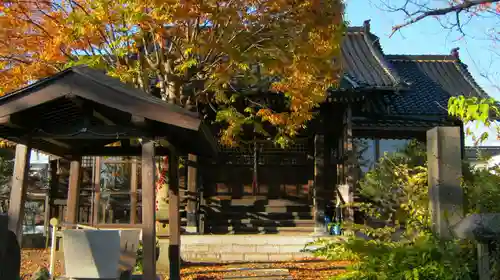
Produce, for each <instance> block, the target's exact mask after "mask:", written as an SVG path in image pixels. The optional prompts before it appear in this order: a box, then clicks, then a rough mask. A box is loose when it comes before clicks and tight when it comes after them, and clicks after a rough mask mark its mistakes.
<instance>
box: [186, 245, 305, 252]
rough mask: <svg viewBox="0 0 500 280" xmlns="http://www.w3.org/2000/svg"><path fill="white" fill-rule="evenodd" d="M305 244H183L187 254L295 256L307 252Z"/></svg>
mask: <svg viewBox="0 0 500 280" xmlns="http://www.w3.org/2000/svg"><path fill="white" fill-rule="evenodd" d="M305 244H307V243H303V244H181V251H182V252H185V253H210V252H217V253H265V254H278V253H279V254H295V253H303V252H305V251H306V245H305Z"/></svg>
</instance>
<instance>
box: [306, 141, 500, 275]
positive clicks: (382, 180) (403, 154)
mask: <svg viewBox="0 0 500 280" xmlns="http://www.w3.org/2000/svg"><path fill="white" fill-rule="evenodd" d="M498 174H500V168H492V169H486V170H474V169H473V168H471V167H470V166H468V165H467V164H464V176H463V180H462V186H463V188H464V194H465V197H466V206H467V207H466V209H467V211H468V213H471V212H474V213H477V212H500V204H499V203H498V201H500V188H499V187H498V186H499V185H500V176H499V175H498ZM427 182H428V180H427V166H426V153H425V147H424V146H423V145H421V144H419V143H417V142H412V143H410V144H409V145H408V146H407V147H406V148H405V149H403V150H401V151H398V152H397V153H393V154H386V155H384V157H383V158H381V159H380V160H379V161H378V163H377V165H376V166H375V168H374V169H372V170H370V171H369V172H368V173H367V174H366V175H365V177H364V179H362V180H361V181H360V186H359V193H360V195H361V196H362V198H363V201H366V202H365V203H362V204H359V205H358V206H359V207H358V209H360V211H363V212H364V213H365V215H366V217H368V218H372V219H379V220H380V219H383V220H384V221H385V226H383V227H381V228H373V227H370V226H369V225H351V227H352V231H354V232H358V233H363V234H364V235H365V238H360V237H356V236H359V234H358V235H353V236H351V237H349V238H348V240H347V241H346V242H344V243H337V242H331V241H326V240H320V241H317V242H315V245H319V246H318V247H319V249H317V250H316V251H315V254H316V255H317V256H323V257H326V258H328V259H331V260H352V261H353V265H352V266H350V267H349V268H348V272H347V273H345V274H341V275H337V276H334V277H333V279H339V280H340V279H342V280H349V279H357V280H358V279H359V280H372V279H373V280H385V279H388V280H389V279H391V280H392V279H394V280H398V279H402V280H403V279H404V280H410V279H412V280H420V279H425V280H433V279H440V280H441V279H444V280H455V279H457V280H458V279H477V277H478V275H477V269H476V267H477V262H476V253H475V252H476V250H475V244H474V243H473V242H470V241H460V240H451V241H443V240H440V239H438V238H437V237H436V236H434V235H433V233H432V232H431V229H430V212H429V208H428V207H429V198H428V183H427ZM396 232H398V233H399V235H396ZM495 279H497V278H495ZM498 279H500V278H498Z"/></svg>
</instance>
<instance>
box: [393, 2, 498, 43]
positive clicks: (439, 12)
mask: <svg viewBox="0 0 500 280" xmlns="http://www.w3.org/2000/svg"><path fill="white" fill-rule="evenodd" d="M495 2H500V0H464V1H463V2H461V3H457V4H453V5H450V6H449V7H446V8H437V9H429V10H428V11H417V12H415V13H412V14H409V13H408V12H407V11H406V9H405V10H404V12H405V13H406V14H407V15H411V16H410V19H409V20H407V21H406V22H404V23H402V24H398V25H395V26H394V27H393V28H392V33H391V35H390V36H389V37H391V36H392V35H394V33H396V32H397V31H399V30H400V29H402V28H404V27H406V26H409V25H412V24H414V23H416V22H419V21H421V20H423V19H425V18H428V17H432V16H444V15H447V14H449V13H453V12H455V13H457V16H458V14H459V13H460V12H462V11H465V10H468V9H470V8H472V7H475V6H479V5H481V4H488V3H495ZM405 6H406V5H405ZM403 9H404V8H403ZM398 10H401V9H398Z"/></svg>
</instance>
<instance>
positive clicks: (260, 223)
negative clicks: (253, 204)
mask: <svg viewBox="0 0 500 280" xmlns="http://www.w3.org/2000/svg"><path fill="white" fill-rule="evenodd" d="M205 226H215V227H217V226H232V227H234V228H239V227H313V226H314V221H313V220H312V219H309V220H298V219H297V220H263V219H227V218H226V219H224V218H222V217H221V218H217V219H214V218H213V217H210V219H207V220H206V221H205Z"/></svg>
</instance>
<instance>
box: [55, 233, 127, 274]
mask: <svg viewBox="0 0 500 280" xmlns="http://www.w3.org/2000/svg"><path fill="white" fill-rule="evenodd" d="M63 243H64V267H65V269H66V271H65V276H66V277H69V278H77V279H78V278H82V279H102V278H104V279H116V278H118V276H119V274H118V272H119V270H118V266H119V264H120V234H119V231H117V230H103V231H101V230H64V231H63Z"/></svg>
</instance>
